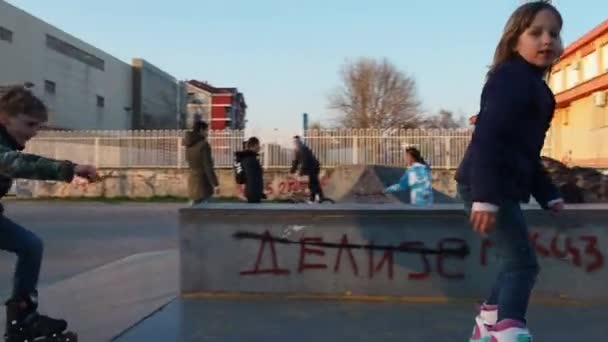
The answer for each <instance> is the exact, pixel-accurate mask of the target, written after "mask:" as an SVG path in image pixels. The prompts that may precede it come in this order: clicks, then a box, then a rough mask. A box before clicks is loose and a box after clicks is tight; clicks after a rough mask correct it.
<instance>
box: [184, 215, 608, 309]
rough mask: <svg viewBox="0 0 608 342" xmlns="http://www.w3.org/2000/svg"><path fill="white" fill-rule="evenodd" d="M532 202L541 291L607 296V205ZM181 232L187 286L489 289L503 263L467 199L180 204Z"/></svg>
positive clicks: (365, 292)
mask: <svg viewBox="0 0 608 342" xmlns="http://www.w3.org/2000/svg"><path fill="white" fill-rule="evenodd" d="M524 208H525V215H526V216H527V219H528V222H529V224H530V239H531V241H532V243H533V245H534V247H535V249H536V251H537V254H538V258H539V263H540V266H541V273H540V275H539V278H538V282H537V285H536V287H535V290H534V293H533V297H534V298H533V299H534V300H538V299H556V300H563V299H570V300H581V301H587V300H589V301H597V300H602V301H603V300H608V292H606V291H605V284H606V283H607V282H608V268H607V267H606V266H605V258H606V255H608V234H607V232H608V230H607V227H606V222H608V205H606V204H582V205H569V206H568V208H567V209H566V210H565V211H564V212H563V213H562V215H561V216H559V217H557V218H556V217H553V216H552V215H550V214H548V213H546V212H544V211H542V210H541V209H540V208H539V207H538V206H525V207H524ZM179 235H180V261H181V262H180V280H181V285H180V292H181V295H183V296H196V295H197V294H210V295H213V294H218V295H221V294H234V293H243V294H250V295H286V296H304V297H314V296H325V297H326V298H340V297H342V296H344V295H348V296H353V298H356V297H357V296H360V298H363V297H382V296H393V297H403V298H426V299H429V298H430V300H431V301H432V299H433V298H435V299H437V300H442V298H443V299H446V298H447V299H457V298H463V299H464V298H469V299H470V298H483V297H484V296H485V295H486V294H487V292H488V291H489V289H490V286H491V284H492V282H493V280H494V278H495V275H496V273H497V271H498V268H497V264H498V263H497V260H496V256H495V252H496V248H495V247H494V245H493V243H492V242H491V241H489V240H486V239H482V238H480V237H479V236H478V235H477V234H475V233H474V232H473V231H472V230H471V228H470V227H469V225H468V221H467V217H466V216H465V214H464V212H463V210H462V205H459V204H437V205H434V206H432V207H429V208H415V207H412V206H409V205H403V204H394V205H393V204H386V205H370V204H333V205H323V204H316V205H298V204H291V205H289V204H281V205H277V204H260V205H250V204H240V203H239V204H237V203H226V204H205V205H201V206H198V207H192V208H185V209H182V210H180V228H179Z"/></svg>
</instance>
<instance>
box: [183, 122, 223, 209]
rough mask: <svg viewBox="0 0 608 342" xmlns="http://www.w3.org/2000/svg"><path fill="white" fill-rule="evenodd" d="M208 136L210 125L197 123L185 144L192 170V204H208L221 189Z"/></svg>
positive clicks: (190, 182)
mask: <svg viewBox="0 0 608 342" xmlns="http://www.w3.org/2000/svg"><path fill="white" fill-rule="evenodd" d="M208 135H209V125H208V124H207V123H206V122H204V121H196V122H195V123H194V127H193V128H192V130H191V131H189V132H187V133H186V136H185V138H184V142H183V144H184V146H185V147H186V161H187V162H188V166H189V168H190V174H189V178H188V195H189V197H190V201H191V204H199V203H204V202H207V201H208V200H209V199H210V198H211V197H212V196H213V194H214V193H217V192H218V189H219V183H218V181H217V175H216V174H215V167H214V162H213V156H212V155H211V145H210V144H209V141H208V140H207V137H208Z"/></svg>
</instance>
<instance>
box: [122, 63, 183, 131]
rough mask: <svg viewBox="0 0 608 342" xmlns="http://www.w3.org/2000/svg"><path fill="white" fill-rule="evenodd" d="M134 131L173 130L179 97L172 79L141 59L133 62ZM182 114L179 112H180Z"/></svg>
mask: <svg viewBox="0 0 608 342" xmlns="http://www.w3.org/2000/svg"><path fill="white" fill-rule="evenodd" d="M132 65H133V116H134V122H133V127H134V128H136V129H174V128H178V124H179V121H181V119H180V118H179V115H178V106H179V105H180V104H179V99H180V96H183V95H181V94H179V92H180V90H182V91H183V89H179V87H178V83H177V80H176V79H175V77H173V76H171V75H169V74H168V73H166V72H164V71H162V70H161V69H159V68H158V67H156V66H154V65H152V64H150V63H149V62H148V61H145V60H143V59H140V58H135V59H133V62H132ZM180 111H181V108H180Z"/></svg>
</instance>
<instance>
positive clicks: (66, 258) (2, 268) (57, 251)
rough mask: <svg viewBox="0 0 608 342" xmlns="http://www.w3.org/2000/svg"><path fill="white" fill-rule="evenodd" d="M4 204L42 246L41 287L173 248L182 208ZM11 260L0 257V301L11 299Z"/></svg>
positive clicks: (4, 255) (172, 205) (9, 256)
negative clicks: (39, 240)
mask: <svg viewBox="0 0 608 342" xmlns="http://www.w3.org/2000/svg"><path fill="white" fill-rule="evenodd" d="M3 204H4V206H5V216H6V217H8V218H10V219H12V220H13V221H15V222H17V223H19V224H21V225H22V226H24V227H26V228H28V229H30V230H32V231H34V232H35V233H36V234H38V235H39V236H40V237H41V238H42V239H43V241H44V243H45V246H44V248H45V250H44V260H43V263H42V272H41V276H40V286H44V285H49V284H52V283H55V282H58V281H61V280H64V279H67V278H69V277H72V276H74V275H77V274H79V273H81V272H84V271H88V270H91V269H93V268H96V267H99V266H101V265H104V264H107V263H110V262H112V261H116V260H118V259H122V258H124V257H127V256H129V255H133V254H137V253H143V252H150V251H160V250H167V249H175V248H177V225H178V224H177V222H178V217H177V210H178V209H179V208H180V207H182V206H184V205H185V204H178V203H120V204H114V203H111V204H109V203H93V202H62V201H56V202H39V201H32V202H23V201H12V200H8V201H3ZM0 229H1V228H0ZM15 260H16V257H15V256H14V255H13V254H11V253H7V252H4V253H0V298H6V296H8V295H9V294H10V289H11V286H12V275H13V270H14V266H15ZM41 300H43V299H42V298H41Z"/></svg>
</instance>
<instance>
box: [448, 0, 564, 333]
mask: <svg viewBox="0 0 608 342" xmlns="http://www.w3.org/2000/svg"><path fill="white" fill-rule="evenodd" d="M562 24H563V22H562V17H561V15H560V13H559V12H558V10H557V9H556V8H555V7H553V6H552V5H551V4H550V3H548V2H547V1H533V2H528V3H526V4H524V5H521V6H520V7H519V8H518V9H517V10H515V12H514V13H513V14H512V16H511V18H510V19H509V20H508V22H507V24H506V26H505V30H504V33H503V36H502V38H501V39H500V42H499V43H498V46H497V48H496V52H495V55H494V62H493V64H492V67H491V68H490V71H489V72H488V77H487V80H486V83H485V85H484V88H483V91H482V94H481V110H480V112H479V115H478V116H477V120H476V121H475V131H474V133H473V137H472V140H471V143H470V145H469V147H468V151H467V157H466V158H465V159H464V160H463V161H462V163H461V165H460V167H459V169H458V172H457V175H456V181H457V183H458V193H459V195H460V197H461V198H462V199H463V200H464V202H465V210H466V211H467V212H468V213H469V216H470V222H471V224H472V226H473V229H474V230H475V231H476V232H478V233H480V234H484V235H485V234H489V237H490V239H491V241H492V242H494V243H495V246H496V250H497V251H498V254H499V256H500V260H501V263H502V265H501V269H500V273H499V275H498V277H497V279H496V280H495V283H494V286H493V287H492V289H491V291H490V293H489V296H488V297H487V298H486V301H485V303H484V304H483V305H482V306H481V308H480V311H479V314H478V315H477V317H476V319H475V325H474V328H473V333H472V336H471V339H470V341H477V342H479V341H490V340H491V341H497V342H517V341H531V340H532V335H531V334H530V331H529V330H528V328H527V322H526V313H527V310H528V304H529V299H530V294H531V292H532V289H533V287H534V284H535V282H536V279H537V276H538V273H539V265H538V260H537V256H536V251H535V249H534V246H533V244H532V242H531V241H530V239H529V231H528V226H527V224H526V220H525V217H524V214H523V212H522V209H521V206H520V203H521V202H528V201H529V199H530V195H532V196H534V198H535V199H536V200H537V202H538V203H539V204H540V205H541V206H542V207H543V209H546V210H548V209H551V210H552V211H554V212H559V211H561V210H562V209H563V200H562V199H561V196H560V194H559V192H558V190H557V188H556V187H555V185H554V184H553V183H552V181H551V179H550V178H549V175H548V174H547V172H546V170H545V169H544V167H543V166H542V164H541V159H540V152H541V149H542V147H543V142H544V139H545V135H546V132H547V130H548V128H549V127H550V124H551V120H552V117H553V113H554V110H555V99H554V95H553V93H552V92H551V89H550V88H549V87H548V85H547V84H546V82H545V80H544V78H545V76H546V75H547V73H548V72H549V71H550V70H551V66H552V65H553V63H554V62H556V61H557V59H558V58H559V56H560V55H561V53H562V43H561V38H560V32H561V29H562Z"/></svg>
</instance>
